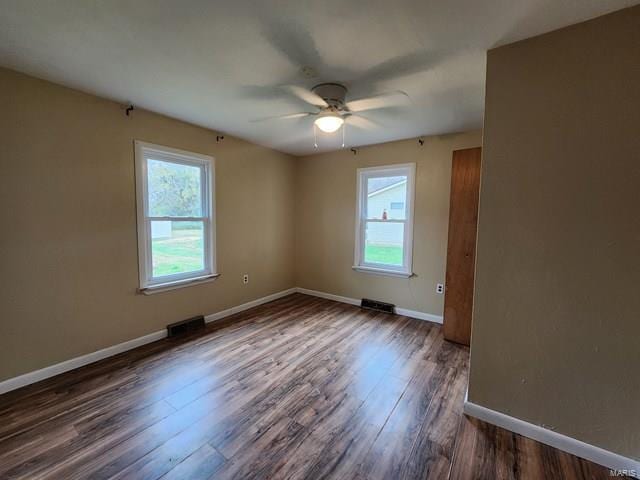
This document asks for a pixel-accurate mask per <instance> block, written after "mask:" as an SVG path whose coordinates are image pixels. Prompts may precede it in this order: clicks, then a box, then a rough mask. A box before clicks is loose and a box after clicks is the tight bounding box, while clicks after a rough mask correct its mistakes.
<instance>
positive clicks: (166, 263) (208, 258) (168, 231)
mask: <svg viewBox="0 0 640 480" xmlns="http://www.w3.org/2000/svg"><path fill="white" fill-rule="evenodd" d="M135 150H136V151H135V160H136V196H137V210H138V258H139V273H140V288H141V290H142V291H153V290H158V289H163V288H173V287H175V286H180V285H183V284H187V283H192V282H196V281H205V280H209V279H212V278H214V277H216V276H217V275H216V269H215V248H214V245H215V218H214V210H213V208H214V201H213V199H214V191H213V188H214V160H213V158H212V157H209V156H206V155H200V154H197V153H190V152H184V151H181V150H176V149H173V148H168V147H163V146H159V145H153V144H149V143H144V142H138V141H136V142H135Z"/></svg>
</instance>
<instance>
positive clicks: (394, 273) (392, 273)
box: [352, 265, 413, 278]
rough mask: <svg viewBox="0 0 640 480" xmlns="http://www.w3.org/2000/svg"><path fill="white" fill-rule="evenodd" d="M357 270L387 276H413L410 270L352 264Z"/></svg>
mask: <svg viewBox="0 0 640 480" xmlns="http://www.w3.org/2000/svg"><path fill="white" fill-rule="evenodd" d="M352 268H353V269H354V270H355V271H357V272H362V273H372V274H375V275H386V276H387V277H398V278H409V277H413V273H412V272H400V271H398V270H385V269H384V268H375V267H363V266H358V265H354V266H353V267H352Z"/></svg>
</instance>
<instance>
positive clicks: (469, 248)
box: [444, 147, 482, 345]
mask: <svg viewBox="0 0 640 480" xmlns="http://www.w3.org/2000/svg"><path fill="white" fill-rule="evenodd" d="M481 153H482V149H481V148H480V147H477V148H468V149H465V150H456V151H454V152H453V164H452V168H451V199H450V205H449V243H448V247H447V276H446V283H445V297H444V338H446V339H447V340H451V341H453V342H457V343H462V344H464V345H469V342H470V340H471V315H472V309H473V277H474V270H475V260H476V232H477V228H478V200H479V194H480V157H481Z"/></svg>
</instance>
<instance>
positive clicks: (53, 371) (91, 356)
mask: <svg viewBox="0 0 640 480" xmlns="http://www.w3.org/2000/svg"><path fill="white" fill-rule="evenodd" d="M296 291H297V290H296V289H295V288H290V289H288V290H283V291H281V292H277V293H274V294H272V295H267V296H266V297H262V298H258V299H257V300H253V301H251V302H247V303H243V304H242V305H238V306H235V307H231V308H228V309H227V310H223V311H221V312H218V313H213V314H211V315H206V316H205V322H207V323H208V322H213V321H215V320H220V319H221V318H224V317H228V316H229V315H233V314H234V313H238V312H242V311H244V310H247V309H249V308H253V307H257V306H258V305H262V304H263V303H267V302H271V301H273V300H277V299H278V298H281V297H285V296H287V295H290V294H292V293H295V292H296ZM166 336H167V330H166V329H164V330H159V331H157V332H153V333H149V334H148V335H144V336H142V337H138V338H134V339H133V340H128V341H126V342H122V343H119V344H117V345H113V346H111V347H107V348H103V349H102V350H98V351H95V352H92V353H87V354H86V355H81V356H79V357H75V358H71V359H69V360H65V361H64V362H60V363H56V364H55V365H51V366H49V367H45V368H41V369H40V370H35V371H33V372H29V373H25V374H23V375H20V376H17V377H13V378H9V379H7V380H4V381H2V382H0V395H1V394H3V393H6V392H10V391H11V390H15V389H17V388H20V387H24V386H26V385H30V384H32V383H36V382H39V381H41V380H45V379H47V378H49V377H53V376H55V375H59V374H61V373H65V372H68V371H69V370H73V369H75V368H80V367H83V366H85V365H88V364H90V363H93V362H97V361H98V360H102V359H104V358H107V357H112V356H114V355H117V354H119V353H122V352H126V351H127V350H131V349H134V348H136V347H140V346H142V345H146V344H147V343H151V342H155V341H157V340H162V339H163V338H165V337H166Z"/></svg>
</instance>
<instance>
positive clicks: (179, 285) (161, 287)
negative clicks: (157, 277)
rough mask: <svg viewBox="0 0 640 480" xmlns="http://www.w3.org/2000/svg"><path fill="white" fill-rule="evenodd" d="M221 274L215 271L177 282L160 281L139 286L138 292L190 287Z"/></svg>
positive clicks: (144, 292) (151, 292)
mask: <svg viewBox="0 0 640 480" xmlns="http://www.w3.org/2000/svg"><path fill="white" fill-rule="evenodd" d="M219 276H220V274H219V273H214V274H212V275H204V276H202V277H195V278H186V279H184V280H176V281H175V282H167V283H158V284H155V285H150V286H148V287H145V288H139V289H138V293H142V294H143V295H153V294H155V293H162V292H168V291H170V290H176V289H178V288H184V287H190V286H192V285H200V284H202V283H209V282H213V281H214V280H215V279H216V278H218V277H219Z"/></svg>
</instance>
